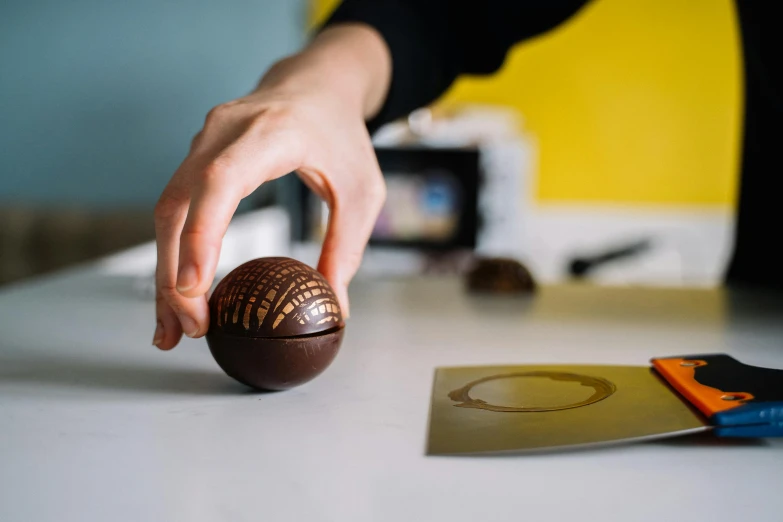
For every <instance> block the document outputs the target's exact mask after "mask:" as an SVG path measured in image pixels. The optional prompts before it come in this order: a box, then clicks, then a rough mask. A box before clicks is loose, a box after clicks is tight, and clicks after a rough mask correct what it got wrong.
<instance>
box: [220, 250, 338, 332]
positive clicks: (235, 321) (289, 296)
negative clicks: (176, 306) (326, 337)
mask: <svg viewBox="0 0 783 522" xmlns="http://www.w3.org/2000/svg"><path fill="white" fill-rule="evenodd" d="M209 304H210V306H209V309H210V330H219V331H220V332H221V333H224V334H230V335H237V336H241V337H265V338H279V337H302V336H307V335H313V334H318V333H323V332H325V331H327V330H331V329H334V328H335V327H340V326H343V316H342V312H341V311H340V306H339V305H338V303H337V296H336V295H335V293H334V291H333V290H332V287H331V286H330V285H329V283H328V282H327V281H326V279H324V277H323V276H322V275H321V274H320V273H319V272H318V271H316V270H314V269H313V268H311V267H309V266H308V265H306V264H305V263H302V262H300V261H297V260H295V259H291V258H288V257H264V258H260V259H254V260H252V261H248V262H247V263H243V264H242V265H240V266H238V267H237V268H235V269H234V270H232V271H231V272H229V274H228V275H226V277H224V278H223V279H222V280H221V281H220V283H219V284H218V285H217V287H216V288H215V291H214V293H213V294H212V297H211V298H210V301H209Z"/></svg>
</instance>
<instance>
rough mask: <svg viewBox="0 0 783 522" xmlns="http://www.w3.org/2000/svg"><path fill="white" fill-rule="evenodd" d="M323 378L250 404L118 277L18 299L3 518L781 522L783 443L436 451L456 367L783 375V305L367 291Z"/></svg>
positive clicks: (11, 329) (683, 295)
mask: <svg viewBox="0 0 783 522" xmlns="http://www.w3.org/2000/svg"><path fill="white" fill-rule="evenodd" d="M351 293H352V307H351V308H352V311H353V314H354V315H353V317H352V318H351V320H350V321H349V324H348V327H347V336H346V339H345V343H344V345H343V348H342V350H341V352H340V354H339V355H338V357H337V359H336V361H335V362H334V364H333V365H332V366H331V367H330V368H329V369H328V370H327V371H326V372H325V373H324V374H323V375H321V376H320V377H319V378H317V379H316V380H314V381H312V382H310V383H308V384H306V385H304V386H302V387H300V388H296V389H293V390H290V391H287V392H282V393H272V394H258V393H250V392H248V391H247V390H246V389H245V388H243V387H242V386H241V385H239V384H237V383H235V382H233V381H232V380H231V379H230V378H228V377H227V376H225V375H224V374H223V373H222V372H221V371H220V369H219V368H218V367H217V365H216V364H215V363H214V361H213V360H212V358H211V356H210V354H209V351H208V349H207V346H206V343H205V341H204V340H185V341H184V342H183V343H182V345H180V346H179V347H177V348H176V349H175V350H174V351H172V352H170V353H162V352H159V351H157V350H156V349H155V348H153V347H152V346H150V340H151V337H152V332H153V326H154V319H153V303H152V302H151V301H150V300H149V299H146V298H143V297H141V296H140V295H139V294H138V292H135V291H134V279H133V277H131V276H127V275H118V274H117V273H116V272H115V273H110V271H107V270H106V269H105V266H102V265H100V264H97V265H91V266H86V267H82V268H79V269H76V270H71V271H68V272H64V273H61V274H59V275H55V276H52V277H48V278H41V279H39V280H36V281H33V282H31V283H27V284H21V285H16V286H11V287H6V288H5V289H3V290H2V291H0V332H2V338H1V339H0V521H3V522H16V521H25V522H27V521H36V522H38V521H58V522H65V521H79V522H89V521H106V520H112V521H115V522H121V521H134V522H136V521H146V522H149V521H158V520H160V521H176V520H183V521H188V522H197V521H202V520H203V521H223V520H225V521H240V520H253V521H257V520H269V521H276V522H284V521H322V520H323V521H331V520H335V521H337V520H339V521H346V520H356V521H395V522H397V521H404V520H412V521H413V520H415V521H434V520H438V521H439V520H444V521H450V522H451V521H455V522H456V521H471V522H473V521H479V520H514V521H517V520H569V521H573V520H599V519H600V520H602V521H612V520H617V521H629V520H635V521H655V522H660V521H667V522H669V521H674V520H687V521H695V520H712V521H715V520H725V521H736V520H743V521H754V522H755V521H766V520H769V521H773V520H775V521H779V520H781V516H783V515H781V514H782V513H783V495H782V494H781V493H783V440H774V441H758V442H755V443H742V442H736V441H718V440H716V439H712V438H709V437H706V438H705V437H696V438H683V439H671V440H668V441H661V442H651V443H643V444H635V445H627V446H616V447H611V448H606V449H600V450H592V451H580V452H568V453H559V454H547V455H536V456H529V455H528V456H513V457H497V456H495V457H426V456H425V455H424V447H425V440H426V430H427V415H428V408H429V399H430V392H431V385H432V377H433V369H434V368H435V367H436V366H451V365H465V364H496V363H500V364H505V363H508V364H535V363H567V364H572V363H573V364H577V363H601V364H639V365H646V364H648V361H649V359H650V358H651V357H653V356H666V355H681V354H689V353H699V352H727V353H730V354H732V355H734V356H735V357H737V358H738V359H740V360H741V361H743V362H745V363H748V364H754V365H759V366H769V367H779V368H783V300H776V299H772V298H764V297H753V296H747V295H746V296H742V295H739V296H738V295H735V294H732V295H729V294H726V293H723V292H720V291H715V290H665V289H646V290H644V289H637V290H633V289H617V288H615V289H599V288H589V287H560V288H544V289H543V291H542V292H541V293H540V294H539V295H538V296H537V297H536V298H535V299H533V300H532V301H530V302H520V301H509V300H491V299H476V298H470V297H468V296H467V295H465V294H464V292H463V291H462V288H461V286H460V284H459V282H458V281H456V280H453V279H426V280H423V279H418V280H397V281H375V282H372V281H367V280H363V281H358V282H357V283H356V284H355V285H354V287H353V288H352V292H351Z"/></svg>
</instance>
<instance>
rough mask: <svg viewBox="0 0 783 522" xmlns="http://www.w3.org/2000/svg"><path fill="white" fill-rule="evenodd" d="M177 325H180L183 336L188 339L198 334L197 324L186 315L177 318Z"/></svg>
mask: <svg viewBox="0 0 783 522" xmlns="http://www.w3.org/2000/svg"><path fill="white" fill-rule="evenodd" d="M179 324H181V325H182V331H183V332H185V335H187V336H188V337H195V336H196V334H197V333H198V324H196V321H194V320H193V319H192V318H191V317H188V316H187V315H180V316H179Z"/></svg>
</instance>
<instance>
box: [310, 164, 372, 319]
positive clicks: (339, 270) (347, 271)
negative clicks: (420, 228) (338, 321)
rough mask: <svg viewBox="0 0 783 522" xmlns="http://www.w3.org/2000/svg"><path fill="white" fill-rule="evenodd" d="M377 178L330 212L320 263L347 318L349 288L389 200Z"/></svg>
mask: <svg viewBox="0 0 783 522" xmlns="http://www.w3.org/2000/svg"><path fill="white" fill-rule="evenodd" d="M375 179H377V182H375V181H373V182H372V183H369V179H368V178H366V177H365V179H364V181H365V185H364V186H362V187H359V190H354V191H351V192H353V193H354V194H355V195H349V197H345V198H340V197H335V198H333V199H332V201H333V202H334V203H333V204H332V208H331V209H330V211H329V223H328V225H327V228H326V237H325V238H324V244H323V248H322V250H321V258H320V260H319V262H318V271H319V272H321V273H322V274H323V275H324V277H325V278H326V280H327V281H329V284H331V285H332V288H334V291H335V293H336V294H337V299H338V300H339V302H340V307H341V308H342V313H343V317H345V318H346V319H347V318H348V317H350V304H349V302H348V285H349V284H350V282H351V279H353V276H354V275H356V272H357V271H358V270H359V266H360V265H361V263H362V257H363V255H364V249H365V247H366V246H367V242H368V241H369V239H370V235H371V234H372V230H373V227H374V226H375V220H376V219H377V218H378V214H379V213H380V211H381V208H382V206H383V202H384V200H385V198H386V189H385V187H384V184H383V179H382V178H381V177H380V172H378V176H377V178H375ZM343 202H349V203H347V204H345V203H343Z"/></svg>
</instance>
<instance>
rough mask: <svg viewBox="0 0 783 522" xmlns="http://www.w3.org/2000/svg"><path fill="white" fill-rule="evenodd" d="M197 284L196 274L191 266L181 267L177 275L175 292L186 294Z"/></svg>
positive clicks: (194, 268)
mask: <svg viewBox="0 0 783 522" xmlns="http://www.w3.org/2000/svg"><path fill="white" fill-rule="evenodd" d="M197 284H198V273H197V272H196V267H195V266H193V265H183V266H182V267H181V268H180V269H179V273H178V274H177V290H179V291H180V292H187V291H188V290H190V289H191V288H193V287H194V286H196V285H197Z"/></svg>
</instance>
